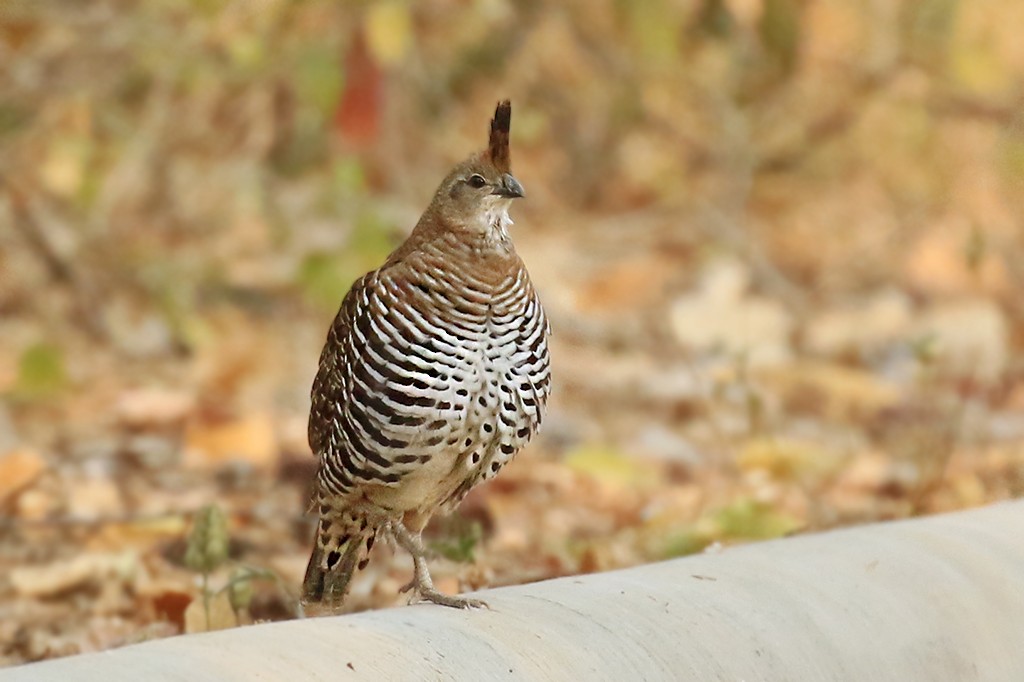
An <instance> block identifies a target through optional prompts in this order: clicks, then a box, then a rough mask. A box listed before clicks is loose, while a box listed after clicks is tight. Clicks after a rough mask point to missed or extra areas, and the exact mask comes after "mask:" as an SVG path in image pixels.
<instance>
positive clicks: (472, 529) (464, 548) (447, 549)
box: [430, 517, 484, 563]
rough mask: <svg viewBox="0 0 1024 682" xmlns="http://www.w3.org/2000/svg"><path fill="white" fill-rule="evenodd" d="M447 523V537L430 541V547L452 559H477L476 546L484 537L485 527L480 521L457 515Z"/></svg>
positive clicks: (458, 560) (460, 560)
mask: <svg viewBox="0 0 1024 682" xmlns="http://www.w3.org/2000/svg"><path fill="white" fill-rule="evenodd" d="M447 525H448V527H447V528H446V529H445V530H447V531H448V532H447V533H446V538H445V539H444V540H437V541H435V542H432V543H430V548H431V549H433V550H434V551H435V552H437V553H438V554H440V555H441V556H443V557H444V558H445V559H449V560H450V561H455V562H458V563H472V562H473V561H475V560H476V554H475V551H476V546H477V545H478V544H480V541H481V540H482V539H483V537H484V529H483V526H482V525H481V524H480V522H479V521H475V520H468V519H464V518H461V517H457V518H455V519H453V520H452V521H451V522H450V523H449V524H447Z"/></svg>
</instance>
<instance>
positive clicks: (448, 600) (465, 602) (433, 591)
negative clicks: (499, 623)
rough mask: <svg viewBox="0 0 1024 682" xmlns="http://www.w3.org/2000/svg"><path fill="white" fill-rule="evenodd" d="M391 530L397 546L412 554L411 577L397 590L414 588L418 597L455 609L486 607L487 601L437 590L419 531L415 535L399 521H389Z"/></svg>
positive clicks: (402, 590)
mask: <svg viewBox="0 0 1024 682" xmlns="http://www.w3.org/2000/svg"><path fill="white" fill-rule="evenodd" d="M391 532H392V533H393V534H394V536H395V540H397V541H398V544H399V546H400V547H401V548H402V549H404V550H405V551H407V552H408V553H409V554H411V555H412V564H413V579H412V580H411V581H410V582H409V584H408V585H405V586H404V587H403V588H402V589H401V590H399V592H402V593H405V592H409V591H410V590H414V591H415V593H416V594H417V595H419V597H420V599H425V600H426V601H429V602H432V603H434V604H440V605H441V606H451V607H452V608H456V609H472V608H487V603H486V602H484V601H481V600H479V599H470V598H469V597H458V596H453V595H448V594H444V593H442V592H439V591H438V590H437V588H436V587H434V581H433V580H431V579H430V571H429V570H428V569H427V558H426V555H427V550H426V548H425V547H424V546H423V541H422V540H421V539H420V535H419V533H416V534H415V535H414V534H412V533H410V532H409V529H407V528H406V527H405V524H403V523H402V522H401V521H393V522H392V523H391Z"/></svg>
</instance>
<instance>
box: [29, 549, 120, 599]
mask: <svg viewBox="0 0 1024 682" xmlns="http://www.w3.org/2000/svg"><path fill="white" fill-rule="evenodd" d="M137 566H138V557H137V556H136V554H135V553H134V552H120V553H116V554H115V553H91V554H80V555H78V556H76V557H73V558H70V559H67V560H64V561H57V562H53V563H51V564H46V565H43V566H26V567H21V568H15V569H13V570H12V571H11V572H10V575H9V580H10V583H11V587H12V588H14V591H15V592H16V593H17V594H19V595H21V596H24V597H52V596H54V595H56V594H59V593H61V592H65V591H67V590H71V589H74V588H78V587H82V586H84V585H87V584H94V583H98V582H101V581H107V580H111V579H114V580H121V581H126V580H128V579H129V578H130V577H131V575H132V574H133V573H134V572H135V569H136V567H137Z"/></svg>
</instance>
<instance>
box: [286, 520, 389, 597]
mask: <svg viewBox="0 0 1024 682" xmlns="http://www.w3.org/2000/svg"><path fill="white" fill-rule="evenodd" d="M376 535H377V531H376V529H375V528H370V527H369V525H368V524H367V523H366V522H365V521H362V520H356V519H353V518H351V517H350V515H348V514H344V515H341V514H339V515H334V514H329V513H328V514H323V513H322V514H321V516H320V522H319V524H317V530H316V541H315V543H314V545H313V552H312V554H311V555H310V557H309V564H308V565H307V566H306V577H305V578H304V579H303V581H302V598H303V600H304V601H307V602H327V603H330V604H335V605H338V604H341V602H342V600H343V599H344V598H345V594H346V593H347V592H348V587H349V582H350V581H351V580H352V575H353V574H354V573H355V571H356V569H357V568H358V569H363V568H365V567H366V564H367V563H368V562H369V553H370V550H371V549H372V548H373V542H374V540H375V539H376Z"/></svg>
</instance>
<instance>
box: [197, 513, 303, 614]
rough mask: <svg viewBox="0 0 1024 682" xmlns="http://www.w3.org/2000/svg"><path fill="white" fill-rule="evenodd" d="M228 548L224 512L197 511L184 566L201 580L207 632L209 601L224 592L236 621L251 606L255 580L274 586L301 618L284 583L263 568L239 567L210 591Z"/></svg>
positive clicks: (228, 540)
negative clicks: (212, 575) (290, 602)
mask: <svg viewBox="0 0 1024 682" xmlns="http://www.w3.org/2000/svg"><path fill="white" fill-rule="evenodd" d="M229 544H230V536H229V533H228V520H227V516H226V515H225V514H224V511H223V510H222V509H221V508H220V507H218V506H216V505H208V506H206V507H203V508H202V509H200V510H199V512H198V513H197V514H196V516H195V519H194V521H193V523H192V529H191V531H190V532H189V535H188V542H187V548H186V550H185V565H186V566H187V567H188V568H190V569H191V570H193V571H195V572H196V573H199V574H200V575H202V577H203V586H202V594H203V610H204V613H205V614H206V626H207V628H209V627H210V601H211V600H212V599H213V598H214V597H217V596H219V595H221V594H223V593H225V592H226V593H227V596H228V602H229V603H230V604H231V608H232V610H233V611H234V612H235V616H236V618H238V619H239V620H240V616H241V614H242V613H243V612H245V611H247V610H248V609H249V605H250V604H251V603H252V596H253V587H252V583H253V582H254V581H256V580H267V581H270V582H272V583H274V584H275V585H276V586H277V587H278V588H279V589H280V590H281V592H282V593H283V594H284V595H286V596H287V597H288V600H289V601H294V602H295V603H296V615H301V613H300V609H301V605H299V603H298V600H296V599H294V597H293V596H292V595H291V593H290V592H289V590H288V589H287V587H286V585H285V584H284V581H282V580H281V577H280V576H279V575H277V573H275V572H274V571H271V570H269V569H266V568H259V567H255V566H247V565H241V564H240V565H238V566H236V567H235V569H234V570H233V571H232V572H231V577H229V578H228V580H227V582H226V583H225V584H224V585H222V586H221V587H220V588H219V589H216V590H212V589H211V588H210V574H212V573H213V572H214V571H216V570H217V569H218V568H220V567H221V566H223V565H224V564H225V563H226V562H227V561H228V546H229Z"/></svg>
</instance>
